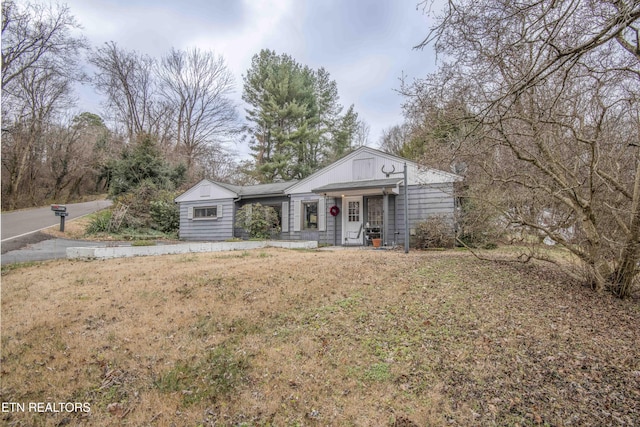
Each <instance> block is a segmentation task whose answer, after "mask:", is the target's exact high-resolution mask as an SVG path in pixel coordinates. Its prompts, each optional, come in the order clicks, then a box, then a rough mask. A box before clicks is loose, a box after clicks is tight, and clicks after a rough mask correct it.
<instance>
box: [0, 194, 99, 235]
mask: <svg viewBox="0 0 640 427" xmlns="http://www.w3.org/2000/svg"><path fill="white" fill-rule="evenodd" d="M111 204H112V202H111V200H95V201H93V202H85V203H70V204H68V205H66V206H67V212H69V216H68V217H67V218H66V221H70V220H72V219H75V218H79V217H81V216H85V215H88V214H90V213H93V212H96V211H99V210H100V209H104V208H106V207H109V206H111ZM1 224H2V243H5V242H8V241H10V240H13V239H16V238H19V237H23V236H26V235H29V234H31V233H35V232H37V231H40V230H43V229H45V228H48V227H51V226H53V225H56V224H60V218H59V217H57V216H55V214H54V213H53V212H52V211H51V207H49V206H47V207H44V208H34V209H23V210H19V211H14V212H7V213H3V214H2V218H1Z"/></svg>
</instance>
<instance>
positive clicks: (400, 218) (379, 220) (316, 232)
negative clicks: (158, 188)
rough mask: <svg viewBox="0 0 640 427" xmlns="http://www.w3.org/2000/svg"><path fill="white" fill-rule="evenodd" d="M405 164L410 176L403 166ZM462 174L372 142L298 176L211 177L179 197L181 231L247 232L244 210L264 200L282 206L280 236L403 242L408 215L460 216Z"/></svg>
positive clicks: (202, 235)
mask: <svg viewBox="0 0 640 427" xmlns="http://www.w3.org/2000/svg"><path fill="white" fill-rule="evenodd" d="M405 163H406V164H407V175H408V179H407V181H408V182H407V183H405V182H404V176H403V173H402V172H403V167H404V164H405ZM390 172H391V173H390ZM460 179H461V178H460V177H459V176H458V175H455V174H452V173H449V172H443V171H440V170H434V169H426V168H424V167H421V166H419V165H418V164H416V163H414V162H411V161H409V160H406V159H403V158H401V157H397V156H394V155H391V154H387V153H384V152H382V151H379V150H375V149H372V148H369V147H361V148H358V149H357V150H355V151H353V152H351V153H349V154H348V155H346V156H345V157H343V158H341V159H340V160H337V161H336V162H334V163H332V164H330V165H328V166H326V167H324V168H323V169H320V170H319V171H317V172H315V173H314V174H312V175H310V176H308V177H306V178H304V179H302V180H298V181H288V182H277V183H272V184H258V185H247V186H237V185H231V184H225V183H221V182H214V181H210V180H207V179H203V180H202V181H200V182H198V183H197V184H196V185H194V186H193V187H191V188H190V189H189V190H187V191H186V192H184V193H183V194H181V195H180V196H178V197H177V198H176V199H175V201H176V203H178V205H179V207H180V238H181V239H183V240H198V241H222V240H227V239H231V238H234V237H236V238H237V237H240V238H244V237H246V234H245V233H244V230H242V229H241V228H237V227H236V226H235V214H236V211H237V210H238V209H240V208H241V207H242V206H244V205H245V204H253V203H260V204H262V205H265V206H272V207H273V208H274V209H275V210H276V211H277V212H278V216H279V219H280V226H281V232H280V233H279V235H277V236H274V237H275V238H276V239H283V240H315V241H317V242H318V243H319V244H328V245H354V246H355V245H368V244H371V242H372V240H373V239H376V238H380V239H381V240H382V244H383V245H391V244H393V243H394V242H395V243H396V244H403V243H404V221H405V219H406V218H407V217H408V220H409V228H410V229H413V228H414V227H415V225H416V224H417V223H419V222H421V221H424V220H425V219H426V218H427V217H429V216H431V215H444V216H448V217H450V218H451V221H452V222H453V216H454V211H455V197H454V194H453V190H454V183H455V182H456V181H459V180H460ZM405 191H408V194H409V200H408V207H409V208H408V215H407V214H406V213H405V209H404V194H405Z"/></svg>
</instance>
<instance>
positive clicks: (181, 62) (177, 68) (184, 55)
mask: <svg viewBox="0 0 640 427" xmlns="http://www.w3.org/2000/svg"><path fill="white" fill-rule="evenodd" d="M158 77H159V84H160V88H161V93H162V95H163V97H164V99H165V101H166V102H167V103H168V105H170V106H171V108H172V110H173V111H175V114H176V116H175V129H176V130H175V136H176V146H177V148H178V150H179V151H180V152H181V153H182V154H183V155H184V157H185V159H186V163H187V167H188V168H189V169H191V168H192V165H193V164H194V163H195V162H197V161H198V159H199V158H201V157H202V156H204V155H206V154H207V153H211V152H220V151H221V150H222V149H223V143H224V142H226V141H228V140H229V138H230V137H231V136H233V135H235V134H236V133H237V132H238V131H239V126H238V121H237V114H236V109H235V105H234V104H233V102H232V101H231V99H230V98H229V95H230V94H231V92H232V91H233V88H234V83H233V76H232V74H231V72H230V71H229V69H228V68H227V66H226V64H225V62H224V59H223V58H222V57H221V56H216V55H215V54H214V53H213V52H205V51H201V50H199V49H197V48H193V49H190V50H187V51H182V50H175V49H172V50H171V52H169V54H167V55H166V56H165V57H164V58H162V61H161V62H160V66H159V67H158Z"/></svg>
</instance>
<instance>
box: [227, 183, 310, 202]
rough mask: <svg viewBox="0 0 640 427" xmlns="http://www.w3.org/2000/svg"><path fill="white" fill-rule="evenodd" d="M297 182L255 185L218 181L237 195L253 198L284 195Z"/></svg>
mask: <svg viewBox="0 0 640 427" xmlns="http://www.w3.org/2000/svg"><path fill="white" fill-rule="evenodd" d="M297 182H298V181H297V180H293V181H285V182H271V183H268V184H255V185H234V184H226V183H223V182H217V184H218V185H220V186H222V187H224V188H227V189H228V190H230V191H233V192H235V193H236V195H237V197H241V198H252V197H266V196H283V195H285V194H286V190H287V189H288V188H289V187H291V186H292V185H294V184H295V183H297Z"/></svg>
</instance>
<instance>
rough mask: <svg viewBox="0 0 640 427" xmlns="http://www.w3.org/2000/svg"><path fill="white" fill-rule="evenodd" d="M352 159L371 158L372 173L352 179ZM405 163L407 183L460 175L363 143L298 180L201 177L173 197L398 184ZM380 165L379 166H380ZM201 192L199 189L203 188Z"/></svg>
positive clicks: (273, 194)
mask: <svg viewBox="0 0 640 427" xmlns="http://www.w3.org/2000/svg"><path fill="white" fill-rule="evenodd" d="M352 161H354V163H350V162H352ZM355 161H364V162H370V164H369V165H368V166H367V167H368V170H369V172H370V173H371V176H367V177H366V178H362V177H356V178H355V179H354V176H353V175H352V174H351V172H352V171H353V169H354V168H355V165H356V163H355ZM405 163H406V164H407V168H408V181H409V185H414V184H424V183H446V182H454V181H459V180H461V179H462V177H460V176H459V175H456V174H453V173H450V172H445V171H441V170H437V169H430V168H425V167H423V166H420V165H419V164H417V163H415V162H413V161H411V160H407V159H404V158H402V157H398V156H395V155H393V154H389V153H385V152H384V151H380V150H376V149H374V148H371V147H364V146H363V147H360V148H358V149H356V150H354V151H352V152H351V153H349V154H347V155H345V156H344V157H342V158H341V159H339V160H336V161H335V162H333V163H331V164H330V165H328V166H325V167H324V168H322V169H320V170H318V171H316V172H315V173H312V174H311V175H309V176H308V177H306V178H304V179H301V180H293V181H285V182H274V183H269V184H257V185H234V184H227V183H224V182H217V181H210V180H207V179H203V180H202V181H200V182H199V183H197V184H196V185H194V186H193V187H191V188H190V189H189V190H187V191H185V192H184V193H183V194H181V195H180V196H178V197H176V198H175V201H176V202H183V201H195V200H213V199H215V198H233V199H251V198H259V197H277V196H285V195H289V194H296V193H298V194H301V193H311V192H314V191H319V190H327V191H328V190H335V191H337V189H338V188H341V189H357V188H369V187H372V186H373V187H376V186H382V185H383V184H384V185H387V184H388V182H387V180H388V181H389V182H391V181H393V182H395V183H396V185H397V183H399V182H401V181H403V177H402V168H403V165H404V164H405ZM381 165H382V167H380V166H381ZM383 169H384V170H383ZM390 169H391V170H393V171H394V173H393V175H386V171H387V170H390ZM207 185H209V186H211V188H212V189H213V192H212V193H211V194H212V195H215V197H214V196H211V197H207V196H204V195H203V194H198V191H199V190H198V189H199V188H200V187H202V186H207ZM200 193H202V191H201V192H200ZM205 193H206V192H205Z"/></svg>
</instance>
